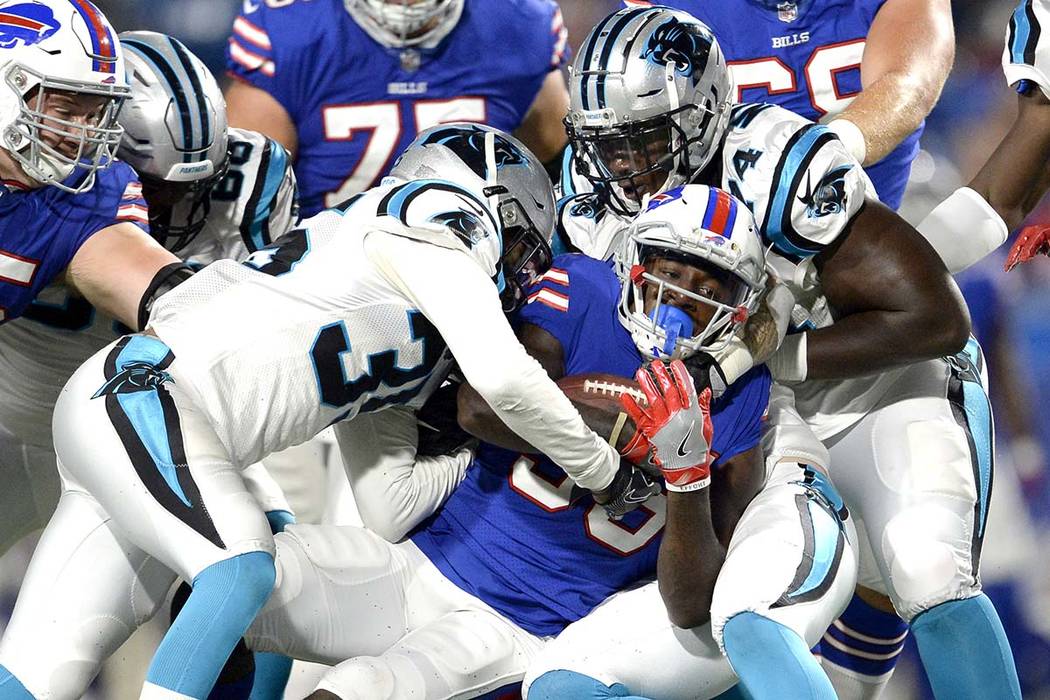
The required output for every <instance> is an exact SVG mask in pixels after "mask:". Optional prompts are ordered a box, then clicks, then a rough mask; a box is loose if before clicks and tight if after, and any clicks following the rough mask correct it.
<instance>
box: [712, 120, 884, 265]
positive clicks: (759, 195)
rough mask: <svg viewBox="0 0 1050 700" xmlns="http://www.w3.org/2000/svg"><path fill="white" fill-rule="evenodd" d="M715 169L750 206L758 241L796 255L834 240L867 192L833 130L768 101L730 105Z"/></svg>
mask: <svg viewBox="0 0 1050 700" xmlns="http://www.w3.org/2000/svg"><path fill="white" fill-rule="evenodd" d="M722 171H723V175H722V177H723V186H724V187H726V188H727V189H728V190H729V191H730V192H731V193H732V194H733V195H735V196H736V197H737V198H739V199H741V200H743V201H744V202H745V203H746V204H747V205H748V207H749V208H750V209H751V211H752V213H753V214H754V215H755V221H756V222H757V223H758V225H759V230H760V232H761V234H762V238H763V240H764V242H765V243H766V245H771V246H772V247H773V249H774V250H775V251H776V252H777V253H779V254H781V255H784V256H785V257H788V258H790V259H793V260H796V261H797V260H801V259H803V258H808V257H812V256H813V255H816V254H817V253H819V252H821V251H822V250H823V249H824V248H825V247H827V246H828V245H830V244H831V243H832V242H833V241H834V240H835V239H837V238H838V237H839V235H841V234H842V232H843V231H845V229H846V228H847V226H848V224H849V222H850V221H851V220H852V219H853V216H854V215H855V214H856V213H857V212H858V211H860V208H861V206H862V205H863V203H864V199H865V197H866V196H868V195H869V194H872V195H873V194H874V189H873V188H871V186H870V181H869V180H868V178H867V176H866V175H865V174H864V171H863V169H862V168H861V166H860V164H859V163H858V162H857V161H856V160H855V159H854V158H853V156H851V155H850V154H849V152H848V151H847V150H846V148H845V146H844V145H843V144H842V142H841V141H839V139H838V137H837V136H835V134H833V133H832V132H830V131H829V130H828V129H827V128H825V127H823V126H821V125H819V124H814V123H813V122H810V121H809V120H807V119H804V118H803V117H800V116H798V115H796V114H794V113H792V112H789V111H787V110H786V109H783V108H781V107H776V106H772V105H739V106H738V107H737V108H736V109H734V110H733V115H732V117H731V119H730V128H729V131H728V134H727V137H726V142H725V145H724V146H723V151H722Z"/></svg>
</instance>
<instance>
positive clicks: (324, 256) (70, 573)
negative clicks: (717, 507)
mask: <svg viewBox="0 0 1050 700" xmlns="http://www.w3.org/2000/svg"><path fill="white" fill-rule="evenodd" d="M420 149H422V150H426V151H429V152H430V157H429V159H428V162H429V163H430V164H431V167H430V169H429V170H428V172H430V173H433V174H438V173H440V174H441V175H443V176H444V177H447V178H451V179H450V180H445V179H442V180H436V179H418V178H420V177H421V175H423V174H424V173H423V172H422V171H420V172H414V173H412V176H413V177H415V178H417V179H412V180H396V179H395V180H394V181H391V182H389V183H388V184H386V185H384V186H382V187H379V188H376V189H374V190H371V191H369V192H367V193H365V194H363V195H362V196H360V197H357V198H355V199H353V200H351V201H349V202H347V203H346V204H345V205H344V206H342V207H340V208H337V209H334V210H330V211H326V212H324V213H322V214H320V215H318V216H316V217H314V218H312V219H311V220H309V221H307V222H304V225H303V226H301V227H300V228H297V229H295V230H293V231H291V232H289V233H288V234H286V235H285V236H283V237H282V238H280V239H278V241H276V242H275V243H274V244H273V245H271V246H267V247H265V248H263V249H261V250H259V251H257V252H255V253H253V254H252V255H251V256H249V258H248V259H247V260H246V261H245V262H244V263H243V264H242V263H236V262H233V261H229V260H220V261H217V262H215V263H212V264H211V265H209V266H208V267H207V268H206V269H205V270H203V271H201V272H200V273H198V274H197V275H194V276H193V277H192V278H191V279H190V280H188V281H187V282H185V283H183V284H181V285H179V286H178V287H177V288H176V289H174V290H172V292H169V293H168V294H165V295H164V296H163V297H162V301H160V300H159V301H158V303H157V304H156V305H155V307H154V308H153V312H152V316H151V317H150V326H149V332H147V333H143V334H138V335H133V336H125V337H124V338H122V339H120V340H119V341H117V342H116V343H114V344H111V345H110V346H108V347H107V348H105V349H103V350H102V351H100V352H99V353H98V354H96V355H95V356H93V357H92V358H91V359H90V360H88V362H87V363H85V364H84V365H83V366H82V367H81V368H80V369H79V370H78V371H77V372H76V374H74V376H73V378H72V379H70V381H69V383H68V384H67V385H66V387H65V388H64V389H63V393H62V395H61V397H60V398H59V401H58V404H57V406H56V408H55V434H54V437H55V449H56V453H57V456H58V462H59V470H60V473H61V475H62V479H63V487H64V491H63V496H62V499H61V500H60V502H59V506H58V511H57V513H56V515H55V517H54V518H53V519H52V523H51V524H49V527H48V530H47V534H46V536H47V537H49V538H54V540H55V541H56V542H61V541H65V542H68V541H69V540H70V539H72V540H73V541H74V542H75V543H76V544H75V545H74V546H73V547H72V548H70V547H69V546H68V545H65V546H64V547H63V548H62V551H59V550H58V548H54V549H53V548H52V547H49V546H44V544H42V545H41V546H40V547H38V549H37V552H36V554H35V555H34V559H40V560H41V562H42V563H41V566H42V567H52V568H51V569H50V570H51V573H52V576H51V581H52V582H53V583H52V584H51V585H50V586H48V587H45V588H44V589H43V590H41V589H39V588H38V589H26V590H24V591H23V596H22V597H21V598H20V599H19V601H18V608H19V611H18V612H16V615H18V614H21V615H25V618H26V622H25V623H24V624H22V625H20V626H19V627H18V630H19V635H18V638H17V639H14V638H12V639H10V640H7V639H5V653H4V655H3V656H2V657H0V662H2V663H3V665H4V667H5V668H6V669H7V672H10V673H12V674H14V676H15V677H16V678H17V680H18V681H19V682H20V683H21V684H22V685H23V686H24V687H25V688H28V689H29V690H30V692H31V693H32V694H33V695H35V696H37V697H54V698H58V697H63V698H65V697H78V696H79V695H80V694H82V693H83V691H84V689H85V688H86V687H87V683H88V681H90V679H91V677H92V676H93V675H94V673H95V671H96V670H97V667H98V663H100V662H101V660H102V659H104V658H105V657H106V656H107V655H108V654H109V653H112V651H113V650H115V649H116V647H117V646H118V645H119V643H120V642H122V641H123V639H124V638H126V636H127V635H128V634H129V633H130V632H131V631H132V630H133V629H134V627H135V626H136V625H137V624H138V622H140V620H141V615H142V611H143V610H144V609H145V610H148V609H149V606H146V607H145V608H143V607H141V606H142V605H143V601H142V599H141V598H131V599H129V598H128V597H127V596H126V595H124V594H123V593H116V592H124V591H128V590H135V591H137V592H139V593H140V594H141V595H142V596H145V597H146V598H147V599H148V600H147V603H149V604H150V605H155V603H156V599H157V595H158V590H157V588H156V584H157V581H156V579H155V578H153V579H150V580H144V578H143V577H142V575H143V574H145V573H149V572H147V571H144V570H143V569H142V568H140V567H141V564H142V563H143V562H145V561H146V560H147V559H148V558H150V557H156V558H157V559H158V560H160V561H161V562H163V563H164V564H165V566H167V567H168V568H170V569H172V570H173V571H174V572H175V573H176V574H178V575H179V576H180V577H181V578H183V579H184V580H186V581H191V582H192V585H193V592H192V593H191V594H190V596H189V598H188V599H187V601H186V604H185V606H184V607H183V609H182V611H181V612H180V613H179V615H178V617H177V619H176V620H175V622H174V624H173V625H172V627H171V628H170V629H169V630H168V633H167V634H166V635H165V638H164V641H163V642H162V643H161V645H160V647H159V648H158V650H157V655H156V657H155V659H156V660H161V661H156V660H155V665H156V667H157V668H161V669H164V671H165V673H164V674H163V675H162V677H163V678H164V679H165V680H166V681H167V683H166V684H165V685H159V684H156V683H152V682H147V683H146V685H145V687H144V689H143V697H156V698H171V697H180V696H181V697H192V698H205V697H207V695H208V693H209V691H210V690H211V687H212V685H213V683H214V682H215V679H216V677H217V675H218V672H219V669H220V667H221V666H222V664H223V662H224V661H225V659H226V657H227V656H228V655H229V652H230V651H231V650H232V649H233V647H234V645H235V643H236V642H237V640H238V639H239V638H240V636H241V635H242V634H243V632H244V630H245V629H246V628H247V627H248V625H249V623H250V622H251V620H252V619H253V618H254V616H255V614H256V612H257V611H258V609H259V608H260V607H261V606H262V604H263V603H264V602H265V601H266V599H267V598H268V597H269V594H270V589H271V587H272V585H273V582H274V565H273V551H274V550H273V546H274V545H273V536H272V535H271V533H270V527H269V524H268V523H267V521H266V518H265V517H264V516H263V513H262V511H261V509H260V508H259V506H258V505H257V504H256V503H255V501H254V500H253V499H252V498H251V497H250V495H249V494H248V492H247V491H246V490H245V487H244V484H243V480H242V478H241V476H240V470H241V469H242V468H243V467H245V466H247V465H249V464H253V463H255V462H258V461H259V460H260V459H262V458H264V457H265V456H267V455H268V454H270V453H272V452H274V451H277V450H280V449H285V448H287V447H289V446H291V445H294V444H298V443H301V442H303V441H304V440H307V439H309V438H310V437H313V436H314V435H315V434H316V433H317V432H319V431H320V430H321V429H323V428H324V427H326V426H327V425H329V424H331V423H333V422H337V421H340V420H353V418H354V416H356V415H357V414H359V413H363V414H367V413H370V412H372V411H378V410H380V409H382V408H384V407H386V406H394V405H410V406H416V405H419V404H420V403H422V402H423V401H424V400H425V399H426V397H427V396H428V395H429V394H430V393H431V392H432V391H433V390H434V389H435V388H436V387H437V386H438V385H439V384H440V383H441V381H442V379H443V378H444V375H445V374H446V372H447V370H448V367H449V365H450V364H451V362H452V359H453V358H455V360H456V361H457V362H458V364H459V367H460V369H461V371H462V372H463V374H464V376H465V377H466V378H467V380H468V381H470V382H471V384H472V385H473V386H474V387H475V388H477V389H478V390H479V392H481V393H482V395H483V396H485V398H486V400H487V401H488V402H489V403H490V404H491V405H492V406H493V407H494V409H495V410H497V411H498V412H499V414H500V416H501V417H502V419H503V420H504V421H506V422H507V424H508V425H512V426H513V427H514V429H515V430H517V431H520V432H521V434H522V435H523V436H524V437H526V439H528V440H530V441H532V442H534V443H536V444H537V445H542V446H543V448H544V449H545V450H546V452H547V453H548V454H550V455H552V457H553V458H554V459H556V460H557V461H558V463H559V464H561V465H562V466H563V467H564V468H565V469H566V471H567V472H568V473H569V474H571V475H572V477H573V479H574V480H576V481H577V483H579V484H580V486H581V487H583V488H586V489H588V490H591V491H601V490H603V489H605V488H607V487H608V486H610V484H612V483H613V481H614V477H615V476H616V474H617V471H618V464H619V458H618V455H617V454H616V452H615V450H613V448H612V447H610V446H609V445H608V444H606V443H605V442H604V441H603V440H602V439H601V438H599V437H598V436H597V435H595V434H594V433H592V432H590V431H589V430H588V429H587V428H586V426H585V424H584V423H583V421H582V420H581V418H580V416H579V414H578V413H577V412H576V411H575V410H574V409H573V408H572V405H571V404H570V403H569V401H568V400H567V399H566V398H565V397H564V395H563V394H562V393H561V392H560V391H558V389H557V387H555V386H554V384H553V383H552V382H551V381H550V380H549V379H548V378H547V377H546V375H545V374H544V373H543V371H542V369H541V368H540V367H539V365H538V364H536V362H535V361H534V360H532V359H531V358H529V357H528V355H527V354H525V352H524V350H523V349H522V348H521V346H520V345H519V344H518V342H517V340H516V339H515V338H514V335H513V333H512V332H511V330H510V327H509V325H508V324H507V322H506V320H505V317H504V311H505V310H506V309H512V308H513V307H514V305H515V302H516V300H517V299H518V298H519V295H520V285H521V284H522V283H523V281H527V279H528V278H529V276H530V271H536V270H542V269H543V268H544V267H545V266H546V264H548V263H549V253H547V252H546V251H547V250H548V248H547V242H546V238H547V236H548V234H547V233H546V232H547V231H549V230H550V226H551V225H552V223H553V222H552V213H553V206H554V200H553V193H552V190H551V185H550V181H549V179H548V178H547V176H546V174H545V172H544V170H543V168H542V165H540V164H539V163H538V162H537V161H536V159H535V157H533V156H532V155H531V154H529V153H528V152H527V151H526V150H525V149H524V148H523V147H522V146H520V144H518V143H517V142H516V141H514V140H513V139H512V138H510V137H508V136H506V135H504V134H501V133H499V132H497V131H495V130H493V129H490V128H487V127H481V126H448V127H441V128H438V129H435V130H433V131H431V132H426V133H424V134H422V135H421V136H420V139H419V140H418V141H417V142H415V143H414V144H413V146H412V147H411V148H409V149H408V151H406V154H405V155H404V156H403V158H409V157H410V156H411V155H412V154H413V153H416V152H417V151H418V150H420ZM504 246H506V248H507V249H506V251H504ZM505 252H506V255H505ZM508 258H511V259H513V261H514V264H513V265H510V264H508V262H507V259H508ZM435 270H438V271H440V274H435ZM501 302H502V303H501ZM479 329H484V330H483V331H480V330H479ZM492 357H500V358H501V363H500V365H499V366H498V367H496V366H494V365H493V363H492V362H491V358H492ZM144 524H146V526H145V527H144ZM92 534H93V535H94V536H92ZM35 565H36V562H35V561H34V566H35ZM86 569H90V571H91V572H92V575H88V573H87V571H86ZM100 571H101V572H105V574H106V575H105V576H100V575H99V573H100ZM165 578H167V577H165ZM136 579H137V580H136ZM132 581H134V585H132ZM58 589H62V590H58ZM55 601H61V603H60V604H59V605H60V608H61V609H60V610H56V602H55ZM23 609H24V611H23ZM103 620H113V621H116V620H119V621H121V622H120V624H108V623H102V622H101V621H103ZM91 621H94V622H91ZM84 624H88V625H99V627H98V628H97V629H96V634H92V635H88V636H85V635H83V634H77V633H74V632H73V631H72V630H74V629H83V627H82V626H83V625H84ZM9 634H10V632H9ZM85 660H88V661H85ZM5 690H6V688H5V687H4V686H0V697H4V698H6V697H7V696H5V695H3V692H4V691H5ZM176 693H177V694H178V695H176ZM11 697H21V696H11Z"/></svg>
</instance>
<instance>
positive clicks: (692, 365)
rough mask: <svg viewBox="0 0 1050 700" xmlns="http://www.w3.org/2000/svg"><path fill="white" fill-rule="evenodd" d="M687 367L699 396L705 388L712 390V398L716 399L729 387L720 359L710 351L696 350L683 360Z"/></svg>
mask: <svg viewBox="0 0 1050 700" xmlns="http://www.w3.org/2000/svg"><path fill="white" fill-rule="evenodd" d="M682 363H683V364H685V368H686V369H687V370H689V376H690V377H692V378H693V385H694V386H695V387H696V393H697V395H698V396H699V395H700V394H702V393H703V392H704V389H710V390H711V400H712V401H714V400H715V399H717V398H718V397H719V396H721V395H722V394H724V393H726V389H727V388H729V382H727V381H726V375H725V373H724V372H723V371H722V367H721V366H720V365H719V364H718V361H717V360H716V359H715V358H714V357H712V356H711V354H710V353H706V352H703V351H700V352H696V353H694V354H692V355H690V356H689V357H687V358H685V359H684V360H682Z"/></svg>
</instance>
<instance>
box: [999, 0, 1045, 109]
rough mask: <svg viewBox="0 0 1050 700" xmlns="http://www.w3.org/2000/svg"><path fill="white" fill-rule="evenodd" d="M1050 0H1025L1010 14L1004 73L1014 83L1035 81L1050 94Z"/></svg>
mask: <svg viewBox="0 0 1050 700" xmlns="http://www.w3.org/2000/svg"><path fill="white" fill-rule="evenodd" d="M1044 26H1046V27H1048V28H1050V0H1021V2H1020V3H1019V4H1018V5H1017V7H1016V8H1015V9H1014V11H1013V14H1011V15H1010V22H1009V24H1008V25H1007V28H1006V48H1005V49H1004V50H1003V73H1004V74H1005V75H1006V82H1007V83H1008V84H1010V85H1014V84H1016V83H1018V82H1020V81H1022V80H1028V81H1030V82H1033V83H1035V84H1036V85H1038V86H1039V88H1040V89H1041V90H1042V91H1043V93H1044V94H1045V95H1046V96H1047V97H1048V98H1050V37H1047V36H1043V32H1042V28H1043V27H1044Z"/></svg>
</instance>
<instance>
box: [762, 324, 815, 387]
mask: <svg viewBox="0 0 1050 700" xmlns="http://www.w3.org/2000/svg"><path fill="white" fill-rule="evenodd" d="M808 335H809V334H808V333H795V334H793V335H789V336H788V337H786V338H784V342H783V343H781V344H780V347H779V348H778V349H777V351H776V352H775V353H773V356H772V357H770V358H769V359H768V360H766V366H768V367H769V371H770V373H772V375H773V378H774V379H777V380H779V381H782V382H801V381H803V380H805V378H806V375H807V374H808V373H809V365H808V363H807V362H806V337H807V336H808Z"/></svg>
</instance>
